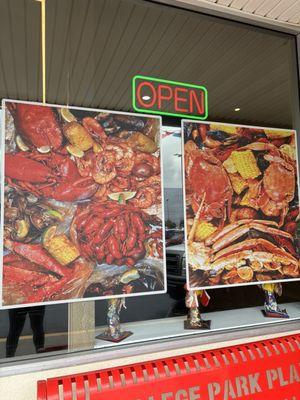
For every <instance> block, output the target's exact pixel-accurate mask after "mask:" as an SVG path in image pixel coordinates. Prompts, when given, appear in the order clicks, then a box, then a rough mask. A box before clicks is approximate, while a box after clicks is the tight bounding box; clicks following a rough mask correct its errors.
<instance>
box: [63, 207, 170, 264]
mask: <svg viewBox="0 0 300 400" xmlns="http://www.w3.org/2000/svg"><path fill="white" fill-rule="evenodd" d="M149 218H150V216H148V215H147V214H146V213H145V212H143V211H141V210H140V209H138V208H136V207H134V206H131V205H129V204H128V205H127V204H126V205H125V204H118V203H116V202H112V201H107V202H104V203H101V202H92V203H90V204H89V205H88V206H87V207H85V208H84V209H83V208H82V209H81V208H80V207H79V208H78V209H77V213H76V216H75V218H74V220H73V223H72V226H71V230H70V234H71V237H72V240H73V242H74V243H76V244H77V246H78V247H79V248H80V250H81V254H82V255H83V256H84V257H86V258H87V259H91V260H96V261H97V262H98V263H102V262H106V263H107V264H116V265H128V266H133V265H134V264H135V263H136V262H137V261H138V260H140V259H142V258H143V257H144V256H145V254H146V248H145V244H146V242H147V241H148V239H150V238H154V237H157V236H159V237H160V239H162V233H161V231H159V234H157V232H151V228H150V225H149Z"/></svg>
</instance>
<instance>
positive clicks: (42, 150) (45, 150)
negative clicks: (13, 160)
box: [37, 146, 51, 154]
mask: <svg viewBox="0 0 300 400" xmlns="http://www.w3.org/2000/svg"><path fill="white" fill-rule="evenodd" d="M50 150H51V149H50V147H49V146H42V147H38V148H37V151H38V152H39V153H42V154H46V153H49V151H50Z"/></svg>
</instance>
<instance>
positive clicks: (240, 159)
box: [231, 150, 261, 179]
mask: <svg viewBox="0 0 300 400" xmlns="http://www.w3.org/2000/svg"><path fill="white" fill-rule="evenodd" d="M231 157H232V158H233V162H234V165H235V167H236V169H237V171H238V172H239V173H240V175H241V176H242V178H244V179H249V178H252V179H254V178H257V177H258V176H259V175H260V174H261V172H260V170H259V168H258V166H257V163H256V160H255V157H254V154H253V153H252V151H251V150H244V151H233V152H232V153H231Z"/></svg>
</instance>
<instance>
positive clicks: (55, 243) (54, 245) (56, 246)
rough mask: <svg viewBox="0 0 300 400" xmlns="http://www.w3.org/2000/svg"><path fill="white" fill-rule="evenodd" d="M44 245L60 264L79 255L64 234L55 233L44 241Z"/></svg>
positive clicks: (68, 262) (65, 263)
mask: <svg viewBox="0 0 300 400" xmlns="http://www.w3.org/2000/svg"><path fill="white" fill-rule="evenodd" d="M44 246H45V247H46V249H47V250H48V252H49V253H50V254H51V256H52V257H54V258H55V259H56V260H57V261H58V262H59V263H60V264H62V265H67V264H70V263H71V262H72V261H74V260H76V258H78V257H79V256H80V253H79V251H78V249H77V247H76V246H75V245H74V244H73V243H72V242H71V241H70V240H69V239H68V237H67V236H66V235H63V234H62V235H57V236H54V237H53V238H51V239H50V240H49V241H47V242H46V243H44Z"/></svg>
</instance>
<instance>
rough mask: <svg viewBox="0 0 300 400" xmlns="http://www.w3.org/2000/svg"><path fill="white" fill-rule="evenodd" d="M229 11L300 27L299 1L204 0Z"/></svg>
mask: <svg viewBox="0 0 300 400" xmlns="http://www.w3.org/2000/svg"><path fill="white" fill-rule="evenodd" d="M205 1H206V2H207V3H215V4H216V5H219V6H221V7H225V8H228V9H231V10H239V11H241V12H242V13H246V14H251V15H254V16H258V17H265V18H267V19H271V20H275V21H280V22H286V23H289V24H295V25H300V0H205Z"/></svg>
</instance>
